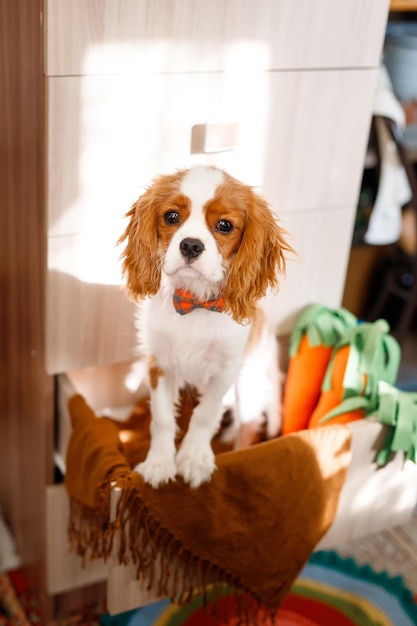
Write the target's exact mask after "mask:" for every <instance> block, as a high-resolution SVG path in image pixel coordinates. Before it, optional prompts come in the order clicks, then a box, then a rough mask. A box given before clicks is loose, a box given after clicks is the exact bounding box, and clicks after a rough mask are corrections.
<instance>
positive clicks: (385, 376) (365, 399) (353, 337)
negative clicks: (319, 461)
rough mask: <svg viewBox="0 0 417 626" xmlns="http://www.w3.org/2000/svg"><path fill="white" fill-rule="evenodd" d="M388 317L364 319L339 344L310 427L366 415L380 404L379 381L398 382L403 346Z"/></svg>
mask: <svg viewBox="0 0 417 626" xmlns="http://www.w3.org/2000/svg"><path fill="white" fill-rule="evenodd" d="M388 333H389V325H388V323H387V322H386V321H385V320H377V321H376V322H374V323H367V322H364V323H362V324H359V325H358V326H357V327H356V328H353V329H351V330H349V331H348V332H347V333H346V334H345V336H344V337H342V338H341V339H340V341H339V343H338V344H337V346H335V348H334V351H333V354H332V357H331V360H330V362H329V366H328V368H327V371H326V375H325V377H324V380H323V385H322V390H321V394H320V399H319V401H318V403H317V406H316V408H315V409H314V411H313V414H312V416H311V419H310V421H309V428H314V427H316V426H322V425H325V424H327V425H328V424H346V423H347V422H352V421H356V420H359V419H363V418H364V417H365V415H366V414H368V413H369V412H370V411H372V410H374V409H375V407H376V406H377V405H378V384H379V382H380V381H385V382H387V383H389V384H391V385H392V384H394V383H395V381H396V379H397V374H398V368H399V364H400V346H399V344H398V342H397V341H396V340H395V339H394V337H392V336H390V335H389V334H388Z"/></svg>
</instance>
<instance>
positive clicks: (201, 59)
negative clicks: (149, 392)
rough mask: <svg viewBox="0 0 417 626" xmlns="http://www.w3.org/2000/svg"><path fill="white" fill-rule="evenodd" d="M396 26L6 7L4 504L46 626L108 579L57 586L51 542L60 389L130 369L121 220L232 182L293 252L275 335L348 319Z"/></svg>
mask: <svg viewBox="0 0 417 626" xmlns="http://www.w3.org/2000/svg"><path fill="white" fill-rule="evenodd" d="M388 10H389V2H388V0H350V1H349V2H346V0H316V1H315V2H314V3H313V2H311V0H300V1H299V2H297V3H294V2H293V0H45V2H41V0H32V2H30V3H29V2H25V0H5V2H2V4H1V8H0V41H1V44H0V45H1V50H2V53H1V54H0V64H1V65H0V68H1V69H0V92H1V93H2V111H3V115H2V116H1V122H0V124H1V129H2V143H3V145H4V146H6V147H7V149H6V152H5V153H4V151H2V163H1V167H0V177H1V178H0V180H1V189H2V196H1V204H2V206H1V213H0V215H1V225H0V249H1V255H2V256H1V258H2V263H1V272H2V283H1V285H2V297H3V302H2V307H1V316H2V317H1V326H0V328H1V330H0V333H1V336H2V345H4V348H3V350H2V354H3V359H2V376H1V407H2V415H1V417H0V465H1V471H0V502H1V503H2V506H3V507H4V509H5V511H6V515H7V518H8V520H9V522H10V524H11V526H12V529H13V531H14V533H15V536H16V540H17V543H18V546H19V549H20V552H21V554H22V558H23V561H24V564H25V565H26V566H27V569H28V571H29V572H30V573H31V582H32V583H33V584H34V585H35V586H36V589H37V590H38V591H39V593H40V594H41V595H42V597H43V599H44V604H45V607H46V610H47V611H49V612H54V611H56V610H57V606H62V602H63V597H62V595H60V594H61V593H63V592H67V591H69V590H70V589H71V588H72V587H76V586H78V585H79V584H80V583H85V582H91V580H95V579H97V577H98V578H100V576H101V575H98V576H92V577H91V580H90V581H89V580H81V578H80V574H79V573H78V572H76V573H74V574H73V575H72V574H71V576H72V579H69V580H68V578H67V579H66V582H65V584H63V585H61V586H60V584H59V582H58V581H59V580H60V572H59V567H60V566H59V563H60V562H61V563H62V561H59V560H56V561H55V565H56V566H57V568H58V569H53V570H52V571H51V570H50V571H49V573H48V571H47V566H46V545H47V539H48V537H49V538H50V537H51V536H55V534H56V533H58V536H59V537H65V515H64V513H65V511H63V510H62V508H60V507H61V505H60V502H61V500H60V498H62V497H63V496H62V494H61V495H57V493H58V494H59V489H61V488H58V487H56V486H54V456H53V451H54V441H55V435H56V427H55V425H56V411H55V407H56V405H57V394H56V375H57V374H62V373H65V372H68V371H73V370H77V371H78V370H80V369H84V368H94V367H97V366H105V367H107V366H109V365H111V364H116V363H123V362H125V361H128V360H130V359H131V358H132V349H133V347H134V342H135V339H134V328H133V321H132V313H133V308H132V305H131V303H129V302H128V301H127V299H126V297H125V295H124V293H123V290H121V289H120V271H119V265H118V251H117V249H116V248H115V243H116V241H117V239H118V236H119V235H120V234H121V232H122V229H123V223H124V222H123V215H124V213H125V212H126V211H127V210H128V209H129V207H130V205H131V203H132V202H133V201H134V200H135V199H136V198H137V197H138V196H139V195H140V193H141V192H142V190H143V188H144V186H145V185H147V184H148V183H149V182H150V180H151V178H152V177H153V176H155V175H156V174H158V173H169V172H171V171H172V170H174V169H176V168H178V167H184V166H188V165H190V164H192V163H214V164H216V165H219V166H221V167H224V168H225V169H227V170H228V171H229V172H230V173H231V174H233V175H235V176H236V177H238V178H241V179H242V180H243V181H245V182H246V183H249V184H251V185H254V186H256V187H258V188H259V189H260V191H261V192H262V193H263V194H264V195H265V196H266V197H267V198H268V199H269V201H270V203H271V205H272V206H273V208H274V209H275V210H276V211H277V213H278V215H279V217H280V219H281V221H282V224H283V226H284V227H286V228H288V230H289V231H290V232H291V233H292V236H293V245H294V247H295V248H296V249H297V251H298V253H299V255H300V259H299V260H298V261H291V262H289V264H288V273H287V280H286V282H285V284H283V287H282V290H281V292H280V294H279V295H278V296H277V297H270V298H268V301H267V305H266V306H267V310H268V314H269V316H270V321H271V324H273V326H274V327H275V328H276V331H277V333H278V334H285V333H288V332H289V330H290V329H291V325H292V323H293V321H294V319H295V316H296V315H297V313H298V311H299V310H300V308H301V307H302V306H304V305H305V304H307V303H310V302H322V303H324V304H327V305H329V306H335V307H336V306H339V304H340V302H341V297H342V294H343V288H344V281H345V272H346V267H347V262H348V257H349V251H350V245H351V235H352V228H353V221H354V217H355V212H356V203H357V197H358V191H359V185H360V181H361V176H362V169H363V162H364V156H365V151H366V145H367V140H368V132H369V126H370V119H371V114H372V106H373V99H374V93H375V87H376V82H377V77H378V68H379V64H380V56H381V50H382V45H383V38H384V33H385V27H386V20H387V15H388ZM3 160H4V162H3ZM3 189H4V193H3ZM89 372H90V373H91V369H89ZM47 494H48V497H47ZM51 494H52V495H51ZM56 498H57V499H56ZM47 502H48V505H49V506H48V507H47V506H46V504H47ZM51 511H53V512H54V515H52V517H51ZM54 525H55V526H56V525H58V526H59V528H54ZM59 541H61V539H59ZM62 541H65V539H63V540H62ZM62 549H63V550H64V551H66V545H65V544H63V548H62ZM49 554H50V551H49ZM52 556H53V555H52ZM61 569H62V566H61ZM61 573H62V572H61ZM87 578H88V577H87ZM96 591H97V589H96Z"/></svg>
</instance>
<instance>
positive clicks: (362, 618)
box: [101, 551, 417, 626]
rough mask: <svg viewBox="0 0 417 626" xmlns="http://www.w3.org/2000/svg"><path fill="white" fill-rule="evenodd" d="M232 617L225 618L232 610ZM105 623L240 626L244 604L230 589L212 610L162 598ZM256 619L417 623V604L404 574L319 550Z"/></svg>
mask: <svg viewBox="0 0 417 626" xmlns="http://www.w3.org/2000/svg"><path fill="white" fill-rule="evenodd" d="M226 614H227V616H228V617H227V619H225V618H223V619H221V618H220V619H219V615H220V616H221V615H226ZM101 623H102V624H103V626H238V624H240V621H239V607H238V603H236V602H234V600H233V596H231V595H230V594H228V593H227V592H225V594H224V596H223V597H222V599H221V600H217V601H216V606H214V601H213V603H211V605H210V610H207V609H206V608H204V607H203V606H202V596H200V595H197V596H196V597H195V598H194V599H193V600H192V602H191V603H190V604H188V605H187V606H185V607H180V606H178V605H175V604H170V603H169V602H168V601H161V602H158V603H156V604H152V605H150V606H148V607H144V608H142V609H138V610H136V611H131V612H128V613H124V614H121V615H118V616H114V617H110V616H109V615H103V616H101ZM250 624H265V625H266V626H296V625H298V626H416V624H417V606H416V604H415V602H414V598H413V595H412V593H411V592H410V590H409V589H407V588H406V587H405V585H404V583H403V580H402V578H401V577H392V576H389V575H388V574H387V573H385V572H381V573H376V572H375V571H374V570H373V569H372V568H371V567H370V566H369V565H365V566H358V565H357V564H356V563H355V561H354V560H353V559H351V558H343V557H341V556H340V555H339V554H337V553H336V552H330V551H323V552H317V553H315V554H314V555H313V556H312V558H311V559H310V561H309V562H308V564H307V565H306V567H305V568H304V570H303V571H302V573H301V575H300V576H299V578H298V579H297V581H296V582H295V584H294V585H293V587H292V589H291V592H290V593H289V595H288V596H287V598H286V599H285V601H284V603H283V605H282V607H281V609H280V611H279V612H278V614H277V615H276V616H275V618H274V619H270V618H268V617H267V616H266V614H265V613H263V612H262V611H261V612H259V613H258V615H257V616H256V617H254V618H253V619H252V620H251V622H250Z"/></svg>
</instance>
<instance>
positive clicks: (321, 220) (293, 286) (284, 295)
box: [265, 206, 356, 335]
mask: <svg viewBox="0 0 417 626" xmlns="http://www.w3.org/2000/svg"><path fill="white" fill-rule="evenodd" d="M355 212H356V211H355V208H354V207H353V206H352V207H344V208H337V209H333V210H327V209H326V210H321V211H314V212H313V211H311V212H299V213H286V214H283V215H282V220H281V221H282V225H283V227H284V228H287V229H288V230H289V231H290V232H291V234H292V236H293V238H292V245H293V247H294V248H295V249H296V251H297V252H298V254H299V259H298V260H291V261H289V262H288V263H287V277H286V280H285V281H282V284H281V289H280V291H279V293H278V295H272V294H268V296H267V298H266V300H265V309H266V311H267V313H268V318H269V320H270V322H271V324H272V325H273V327H276V329H277V332H278V334H280V335H282V334H287V333H290V332H291V329H292V328H293V326H294V322H295V319H296V317H297V315H298V313H299V312H300V311H301V309H302V308H303V307H304V306H306V305H307V304H311V303H315V302H317V303H321V304H325V305H327V306H330V307H339V306H340V303H341V299H342V294H343V285H344V280H345V274H346V267H347V262H348V258H349V250H350V245H351V241H352V229H353V222H354V217H355Z"/></svg>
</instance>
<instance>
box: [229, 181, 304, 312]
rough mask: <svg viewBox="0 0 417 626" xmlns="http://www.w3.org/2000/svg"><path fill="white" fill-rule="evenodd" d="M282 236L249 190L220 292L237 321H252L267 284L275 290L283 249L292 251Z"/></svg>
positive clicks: (261, 202) (264, 206)
mask: <svg viewBox="0 0 417 626" xmlns="http://www.w3.org/2000/svg"><path fill="white" fill-rule="evenodd" d="M286 235H287V233H286V232H285V231H284V230H283V229H282V228H280V226H279V225H278V223H277V221H276V219H275V217H274V215H273V213H272V211H271V210H270V208H269V206H268V204H267V203H266V201H265V200H264V199H263V198H260V197H259V196H257V195H256V194H255V193H254V192H252V190H250V199H249V202H248V207H247V221H246V226H245V231H244V234H243V238H242V241H241V243H240V246H239V248H238V250H237V253H236V255H235V257H234V258H233V260H232V263H231V265H230V268H229V274H228V279H227V284H226V286H225V288H224V291H223V297H224V301H225V307H226V310H228V311H230V312H231V314H232V317H233V318H234V319H235V320H236V321H237V322H240V323H242V322H244V321H247V320H253V319H254V317H255V314H256V308H257V303H258V301H259V300H260V299H261V298H262V297H263V296H264V295H265V294H266V291H267V289H268V287H271V288H272V289H278V286H279V275H280V274H281V275H283V274H285V266H286V261H285V252H294V251H293V249H292V248H291V246H290V245H289V244H288V243H287V242H286V240H285V237H286Z"/></svg>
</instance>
